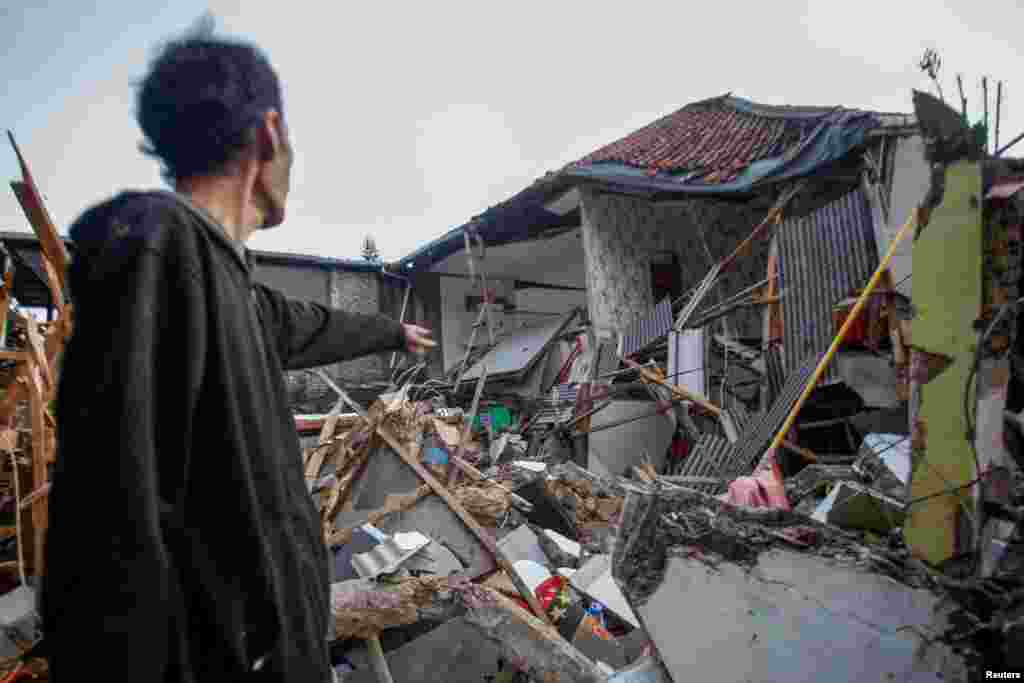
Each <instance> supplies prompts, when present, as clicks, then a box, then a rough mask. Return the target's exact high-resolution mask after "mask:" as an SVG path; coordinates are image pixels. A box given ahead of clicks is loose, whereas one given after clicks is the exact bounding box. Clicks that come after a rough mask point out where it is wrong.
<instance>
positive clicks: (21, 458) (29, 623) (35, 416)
mask: <svg viewBox="0 0 1024 683" xmlns="http://www.w3.org/2000/svg"><path fill="white" fill-rule="evenodd" d="M8 135H9V138H10V142H11V145H12V146H13V148H14V152H15V154H16V156H17V158H18V161H19V163H20V166H21V171H22V180H20V181H14V182H12V183H11V188H12V189H13V190H14V194H15V195H16V197H17V199H18V201H19V203H20V204H21V206H22V209H23V210H24V212H25V215H26V217H27V218H28V221H29V223H30V225H31V226H32V228H33V230H34V231H35V233H36V236H37V237H38V239H39V242H40V247H41V250H42V258H41V267H42V271H43V272H42V273H35V277H36V278H38V279H41V280H43V282H44V284H45V287H46V290H47V292H48V294H49V307H50V315H48V316H47V317H48V321H47V322H42V321H40V320H38V319H37V318H36V317H35V316H34V315H32V313H31V311H29V310H26V308H25V307H23V306H22V305H21V302H19V301H18V300H17V298H16V297H15V296H14V270H15V263H14V261H13V259H12V254H11V252H10V251H8V250H7V249H6V248H5V247H3V246H2V245H0V256H2V259H0V260H2V274H0V455H2V456H3V457H2V463H0V496H2V498H0V570H2V571H0V626H2V631H3V636H2V637H0V674H2V675H4V676H7V675H8V674H9V673H11V672H12V671H14V670H15V669H19V670H22V671H23V672H24V673H25V674H26V675H27V674H32V675H44V674H45V671H46V664H45V661H44V660H42V659H40V658H36V657H34V656H33V655H32V653H33V648H34V647H35V646H36V645H37V644H38V643H39V642H40V641H41V633H40V631H39V628H40V625H41V624H40V619H39V615H38V612H37V608H36V589H37V588H38V585H37V582H38V579H39V578H40V577H41V576H42V574H43V571H44V566H43V541H44V538H45V535H46V528H47V523H48V512H47V508H48V505H47V501H48V495H49V490H50V468H51V467H52V465H53V463H54V462H55V460H56V449H57V444H56V437H55V432H56V419H57V416H56V415H55V414H54V410H53V408H54V401H55V399H56V392H57V378H58V373H59V368H60V358H61V354H62V352H63V350H64V345H65V343H66V342H67V340H68V339H69V338H70V336H71V325H72V311H71V305H70V304H68V303H66V301H65V291H66V289H65V286H66V283H65V278H66V269H67V263H68V260H67V254H66V252H65V250H64V245H63V243H62V241H61V239H60V237H59V236H58V234H57V230H56V228H55V227H54V224H53V221H52V220H51V218H50V215H49V213H48V212H47V210H46V207H45V206H44V204H43V199H42V195H41V194H40V192H39V189H38V188H37V187H36V185H35V182H34V181H33V179H32V175H31V173H30V172H29V168H28V165H27V164H26V162H25V159H24V158H23V157H22V155H21V152H20V150H19V149H18V146H17V144H16V143H15V141H14V137H13V135H10V134H8ZM54 312H55V313H56V316H55V317H53V315H52V314H53V313H54ZM22 660H24V662H22ZM5 680H7V679H6V678H5Z"/></svg>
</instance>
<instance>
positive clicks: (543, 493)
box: [515, 479, 577, 539]
mask: <svg viewBox="0 0 1024 683" xmlns="http://www.w3.org/2000/svg"><path fill="white" fill-rule="evenodd" d="M515 492H516V494H517V495H519V496H522V497H523V498H524V499H526V500H527V501H528V502H529V503H530V504H531V505H533V510H531V511H530V512H529V513H528V514H527V515H526V519H527V520H528V521H529V522H530V523H531V524H535V525H537V526H538V527H541V528H542V529H552V530H554V531H557V532H558V533H560V534H562V535H563V536H566V537H567V538H571V539H575V538H577V531H576V525H575V523H573V520H572V517H570V516H569V515H568V514H567V513H566V511H565V509H564V508H563V507H562V506H561V505H560V504H559V503H558V501H556V500H555V499H554V498H553V497H552V496H551V495H550V494H549V493H548V491H547V488H546V486H545V484H544V479H533V480H531V481H529V482H528V483H527V484H524V485H523V486H520V487H517V488H516V489H515Z"/></svg>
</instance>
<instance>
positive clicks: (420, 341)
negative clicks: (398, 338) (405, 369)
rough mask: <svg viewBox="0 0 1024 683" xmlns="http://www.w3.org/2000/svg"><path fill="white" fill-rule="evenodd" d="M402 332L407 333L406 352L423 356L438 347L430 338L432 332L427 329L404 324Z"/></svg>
mask: <svg viewBox="0 0 1024 683" xmlns="http://www.w3.org/2000/svg"><path fill="white" fill-rule="evenodd" d="M402 330H403V331H404V332H405V350H406V351H408V352H409V353H415V354H416V355H418V356H423V355H425V354H426V353H427V351H429V350H430V349H432V348H434V347H435V346H437V342H436V341H434V340H433V339H432V338H431V336H430V335H431V332H430V330H428V329H427V328H425V327H420V326H419V325H406V324H403V325H402Z"/></svg>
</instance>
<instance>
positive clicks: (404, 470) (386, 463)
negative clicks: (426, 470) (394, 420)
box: [350, 445, 423, 510]
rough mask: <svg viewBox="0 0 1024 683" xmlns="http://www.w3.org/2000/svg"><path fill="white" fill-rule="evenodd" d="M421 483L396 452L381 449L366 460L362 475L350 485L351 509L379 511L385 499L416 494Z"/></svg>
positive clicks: (385, 447)
mask: <svg viewBox="0 0 1024 683" xmlns="http://www.w3.org/2000/svg"><path fill="white" fill-rule="evenodd" d="M422 483H423V482H422V481H420V478H419V476H418V475H417V474H416V473H415V472H413V470H412V468H411V467H409V465H408V464H406V462H405V461H404V460H402V459H401V458H400V457H399V456H398V454H397V453H395V452H394V451H393V450H392V449H391V448H390V447H389V446H387V445H384V446H381V447H380V448H378V449H377V450H376V451H375V452H374V453H373V454H372V455H371V456H370V458H369V460H367V462H366V469H365V470H364V471H363V475H362V476H361V477H359V478H358V479H357V480H356V481H354V482H353V484H352V492H351V494H350V495H351V499H352V503H353V507H354V508H355V509H356V510H376V509H379V508H382V507H384V503H385V501H386V500H387V497H388V496H390V495H404V494H407V493H409V492H410V491H415V490H416V489H417V488H418V487H419V485H420V484H422Z"/></svg>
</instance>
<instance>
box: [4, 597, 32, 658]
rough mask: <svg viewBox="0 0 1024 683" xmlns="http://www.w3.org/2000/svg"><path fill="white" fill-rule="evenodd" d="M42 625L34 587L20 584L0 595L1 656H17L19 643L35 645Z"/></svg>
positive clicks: (19, 650)
mask: <svg viewBox="0 0 1024 683" xmlns="http://www.w3.org/2000/svg"><path fill="white" fill-rule="evenodd" d="M41 627H42V623H41V621H40V619H39V616H38V613H37V612H36V592H35V590H34V589H32V588H30V587H29V586H18V587H17V588H15V589H14V590H11V591H8V592H7V593H5V594H4V595H2V596H0V657H17V656H18V655H19V654H21V649H19V645H20V646H22V647H25V648H27V647H28V646H30V645H33V644H34V643H35V642H36V641H37V640H38V639H39V636H40V632H39V629H40V628H41Z"/></svg>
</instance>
